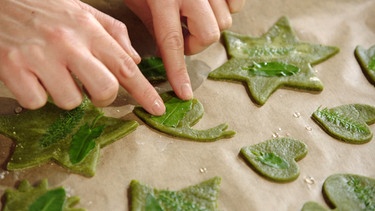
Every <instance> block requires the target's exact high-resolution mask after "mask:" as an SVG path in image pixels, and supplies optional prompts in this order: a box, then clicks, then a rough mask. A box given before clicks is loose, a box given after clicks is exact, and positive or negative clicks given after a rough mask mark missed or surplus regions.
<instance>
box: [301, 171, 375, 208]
mask: <svg viewBox="0 0 375 211" xmlns="http://www.w3.org/2000/svg"><path fill="white" fill-rule="evenodd" d="M323 194H324V196H325V197H326V199H327V200H328V202H329V204H330V205H332V206H333V208H334V210H348V211H349V210H350V211H351V210H356V211H362V210H363V211H372V210H375V179H374V178H369V177H365V176H361V175H355V174H335V175H331V176H329V177H328V178H327V179H326V180H325V181H324V185H323ZM316 210H322V211H324V210H328V209H325V208H324V207H322V206H320V205H319V204H318V203H316V202H307V203H306V204H305V205H304V206H303V208H302V211H316Z"/></svg>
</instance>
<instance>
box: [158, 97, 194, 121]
mask: <svg viewBox="0 0 375 211" xmlns="http://www.w3.org/2000/svg"><path fill="white" fill-rule="evenodd" d="M192 105H193V102H192V101H191V100H187V101H183V100H180V99H178V98H175V97H174V98H171V99H169V100H168V101H166V102H165V107H166V113H165V115H162V116H153V117H151V119H152V120H153V121H155V122H158V123H160V124H163V125H165V126H167V127H174V128H175V127H177V126H178V124H179V123H180V121H181V119H183V118H184V117H185V115H186V113H187V112H189V111H190V110H191V107H192Z"/></svg>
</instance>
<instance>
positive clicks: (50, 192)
mask: <svg viewBox="0 0 375 211" xmlns="http://www.w3.org/2000/svg"><path fill="white" fill-rule="evenodd" d="M78 202H79V198H78V197H76V196H74V197H67V194H66V192H65V189H64V188H62V187H58V188H55V189H48V182H47V180H46V179H45V180H42V181H41V182H40V184H39V185H38V186H36V187H32V186H31V185H30V183H29V182H28V181H26V180H22V181H21V183H20V184H19V186H18V188H17V189H16V190H13V189H7V190H5V205H4V207H3V211H41V210H42V211H84V210H85V209H80V208H73V206H74V205H76V204H77V203H78Z"/></svg>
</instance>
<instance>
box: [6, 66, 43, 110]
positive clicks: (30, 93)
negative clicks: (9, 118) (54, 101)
mask: <svg viewBox="0 0 375 211" xmlns="http://www.w3.org/2000/svg"><path fill="white" fill-rule="evenodd" d="M0 80H1V81H2V82H3V83H4V85H5V86H6V87H8V89H9V91H10V92H12V94H13V95H14V97H15V98H16V99H17V101H18V103H19V104H20V105H21V106H22V107H24V108H27V109H38V108H40V107H42V106H43V105H44V104H45V103H46V102H47V93H46V91H45V90H44V88H43V86H42V85H41V84H40V82H39V80H38V78H37V77H36V76H35V75H34V74H33V73H32V72H30V71H29V70H26V69H24V68H20V67H16V68H14V67H13V66H11V65H7V66H6V67H5V66H4V68H2V69H1V70H0Z"/></svg>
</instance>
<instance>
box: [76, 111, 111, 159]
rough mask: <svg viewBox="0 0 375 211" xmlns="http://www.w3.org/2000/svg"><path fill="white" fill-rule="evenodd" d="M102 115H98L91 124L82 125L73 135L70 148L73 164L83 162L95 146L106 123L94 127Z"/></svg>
mask: <svg viewBox="0 0 375 211" xmlns="http://www.w3.org/2000/svg"><path fill="white" fill-rule="evenodd" d="M101 116H102V115H100V116H98V117H97V118H96V119H95V120H94V122H93V124H92V125H91V126H89V124H88V123H86V124H85V125H83V126H81V127H80V128H79V129H78V131H77V132H76V133H75V134H74V135H73V137H72V142H71V143H70V148H69V158H70V162H72V164H77V163H79V162H81V161H82V160H83V159H84V158H85V157H86V156H87V155H88V154H89V152H90V151H91V150H93V149H94V148H95V145H96V143H95V139H96V138H98V137H99V136H100V135H101V134H102V132H103V129H104V125H101V126H98V127H94V126H95V123H96V121H97V120H98V119H99V118H100V117H101Z"/></svg>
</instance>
